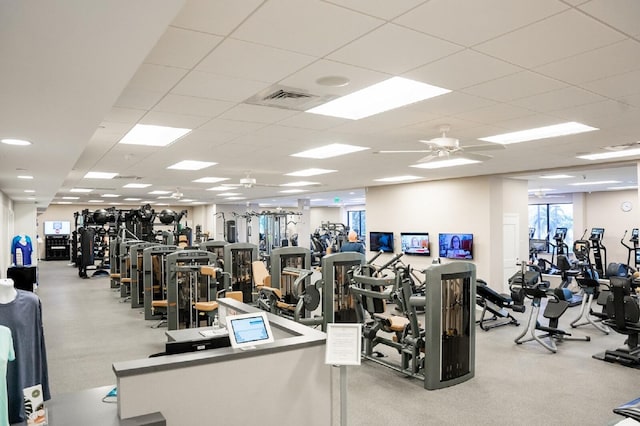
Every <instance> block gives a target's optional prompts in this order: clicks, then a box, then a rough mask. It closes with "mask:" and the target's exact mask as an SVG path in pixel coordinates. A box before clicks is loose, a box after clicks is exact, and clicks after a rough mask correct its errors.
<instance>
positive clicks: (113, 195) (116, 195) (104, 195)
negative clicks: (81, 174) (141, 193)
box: [102, 194, 119, 198]
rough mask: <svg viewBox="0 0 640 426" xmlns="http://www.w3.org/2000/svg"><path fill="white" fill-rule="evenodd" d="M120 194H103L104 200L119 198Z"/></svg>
mask: <svg viewBox="0 0 640 426" xmlns="http://www.w3.org/2000/svg"><path fill="white" fill-rule="evenodd" d="M118 197H119V195H118V194H102V198H118Z"/></svg>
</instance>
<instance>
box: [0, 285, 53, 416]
mask: <svg viewBox="0 0 640 426" xmlns="http://www.w3.org/2000/svg"><path fill="white" fill-rule="evenodd" d="M0 325H3V326H6V327H8V328H9V329H10V330H11V334H12V336H13V344H14V349H15V361H14V362H12V363H11V364H9V366H8V368H7V393H8V398H7V399H8V402H9V422H10V423H19V422H22V421H25V416H24V397H23V393H22V390H23V389H24V388H26V387H29V386H34V385H37V384H41V385H42V394H43V397H44V398H43V399H44V400H45V401H47V400H49V399H51V394H50V393H49V377H48V369H47V353H46V349H45V344H44V331H43V327H42V307H41V304H40V298H38V296H37V295H35V294H34V293H31V292H28V291H24V290H17V294H16V298H15V299H14V300H13V301H11V302H9V303H2V304H0Z"/></svg>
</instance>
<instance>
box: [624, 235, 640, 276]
mask: <svg viewBox="0 0 640 426" xmlns="http://www.w3.org/2000/svg"><path fill="white" fill-rule="evenodd" d="M626 236H627V230H625V231H624V235H623V236H622V239H621V240H620V244H622V245H623V246H624V247H625V248H626V249H627V250H628V254H627V265H629V266H631V258H632V257H633V268H634V269H635V270H639V269H640V268H638V266H639V265H640V247H639V244H638V241H639V239H640V230H638V228H633V229H632V230H631V238H629V242H630V243H631V244H632V245H633V247H632V246H629V245H628V244H627V243H625V242H624V238H625V237H626Z"/></svg>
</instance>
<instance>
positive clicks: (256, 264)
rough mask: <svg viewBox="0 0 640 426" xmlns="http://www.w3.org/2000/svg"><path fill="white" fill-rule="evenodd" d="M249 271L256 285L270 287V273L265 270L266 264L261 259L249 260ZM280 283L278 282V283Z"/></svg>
mask: <svg viewBox="0 0 640 426" xmlns="http://www.w3.org/2000/svg"><path fill="white" fill-rule="evenodd" d="M251 272H252V273H253V280H254V282H255V283H256V285H264V286H267V287H271V275H269V271H268V270H267V266H266V265H265V264H264V262H263V261H261V260H254V261H253V262H251ZM278 285H280V283H278Z"/></svg>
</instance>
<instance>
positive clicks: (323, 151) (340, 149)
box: [291, 143, 369, 160]
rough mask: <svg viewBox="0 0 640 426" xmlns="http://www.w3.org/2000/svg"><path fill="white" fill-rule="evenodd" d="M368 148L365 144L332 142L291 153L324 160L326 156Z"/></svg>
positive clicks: (336, 155)
mask: <svg viewBox="0 0 640 426" xmlns="http://www.w3.org/2000/svg"><path fill="white" fill-rule="evenodd" d="M367 149H369V148H367V147H364V146H356V145H347V144H343V143H332V144H330V145H325V146H321V147H318V148H314V149H308V150H306V151H302V152H298V153H297V154H291V157H302V158H315V159H316V160H322V159H325V158H331V157H338V156H340V155H346V154H351V153H352V152H358V151H364V150H367Z"/></svg>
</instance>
